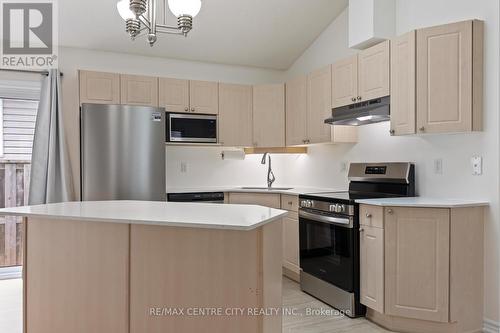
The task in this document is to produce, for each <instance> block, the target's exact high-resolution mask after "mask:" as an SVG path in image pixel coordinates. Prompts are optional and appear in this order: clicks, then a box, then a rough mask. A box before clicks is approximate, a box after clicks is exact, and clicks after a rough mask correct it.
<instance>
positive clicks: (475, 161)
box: [470, 156, 483, 176]
mask: <svg viewBox="0 0 500 333" xmlns="http://www.w3.org/2000/svg"><path fill="white" fill-rule="evenodd" d="M470 162H471V164H472V175H474V176H480V175H482V174H483V158H482V157H481V156H472V157H471V159H470Z"/></svg>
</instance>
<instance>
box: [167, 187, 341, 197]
mask: <svg viewBox="0 0 500 333" xmlns="http://www.w3.org/2000/svg"><path fill="white" fill-rule="evenodd" d="M243 187H253V186H252V185H248V186H219V187H217V186H214V187H211V186H209V187H171V188H168V189H167V193H194V192H243V193H279V194H289V195H299V194H305V193H326V192H343V191H347V190H346V189H332V188H320V187H304V186H286V185H279V186H278V185H276V186H275V187H287V188H290V189H289V190H283V189H276V188H274V187H271V188H270V189H267V188H264V187H265V186H263V188H256V189H249V188H243ZM256 187H257V186H256Z"/></svg>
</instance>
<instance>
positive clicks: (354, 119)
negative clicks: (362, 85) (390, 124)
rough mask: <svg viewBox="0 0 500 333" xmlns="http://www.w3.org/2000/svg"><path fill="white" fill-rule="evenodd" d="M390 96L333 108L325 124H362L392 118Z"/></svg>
mask: <svg viewBox="0 0 500 333" xmlns="http://www.w3.org/2000/svg"><path fill="white" fill-rule="evenodd" d="M390 101H391V98H390V97H389V96H385V97H382V98H375V99H372V100H369V101H366V102H360V103H355V104H351V105H346V106H342V107H339V108H333V109H332V116H331V117H330V118H328V119H326V120H325V124H330V125H349V126H360V125H366V124H373V123H378V122H381V121H388V120H390Z"/></svg>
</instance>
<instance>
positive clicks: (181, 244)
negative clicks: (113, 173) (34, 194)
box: [0, 201, 286, 333]
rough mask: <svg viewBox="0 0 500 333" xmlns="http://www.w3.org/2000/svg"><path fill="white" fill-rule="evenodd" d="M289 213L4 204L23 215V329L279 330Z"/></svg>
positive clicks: (128, 204) (152, 205) (129, 204)
mask: <svg viewBox="0 0 500 333" xmlns="http://www.w3.org/2000/svg"><path fill="white" fill-rule="evenodd" d="M285 214H286V212H285V211H282V210H278V209H272V208H267V207H262V206H254V205H215V204H194V203H164V202H148V201H100V202H69V203H59V204H48V205H38V206H26V207H16V208H6V209H1V210H0V215H17V216H23V217H25V219H24V223H25V242H24V244H25V245H24V246H25V248H24V250H25V252H24V256H25V257H24V258H25V261H24V270H23V275H24V287H25V288H24V325H25V332H27V333H66V332H72V333H88V332H93V333H114V332H116V333H128V332H131V333H142V332H148V333H155V332H158V333H160V332H161V333H163V332H281V310H280V309H281V261H282V250H281V248H282V245H281V241H282V238H281V218H282V217H283V216H284V215H285Z"/></svg>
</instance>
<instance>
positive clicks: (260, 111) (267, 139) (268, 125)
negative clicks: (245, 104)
mask: <svg viewBox="0 0 500 333" xmlns="http://www.w3.org/2000/svg"><path fill="white" fill-rule="evenodd" d="M253 141H254V142H253V145H254V146H255V147H284V146H285V86H284V85H283V84H264V85H258V86H254V87H253Z"/></svg>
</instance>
